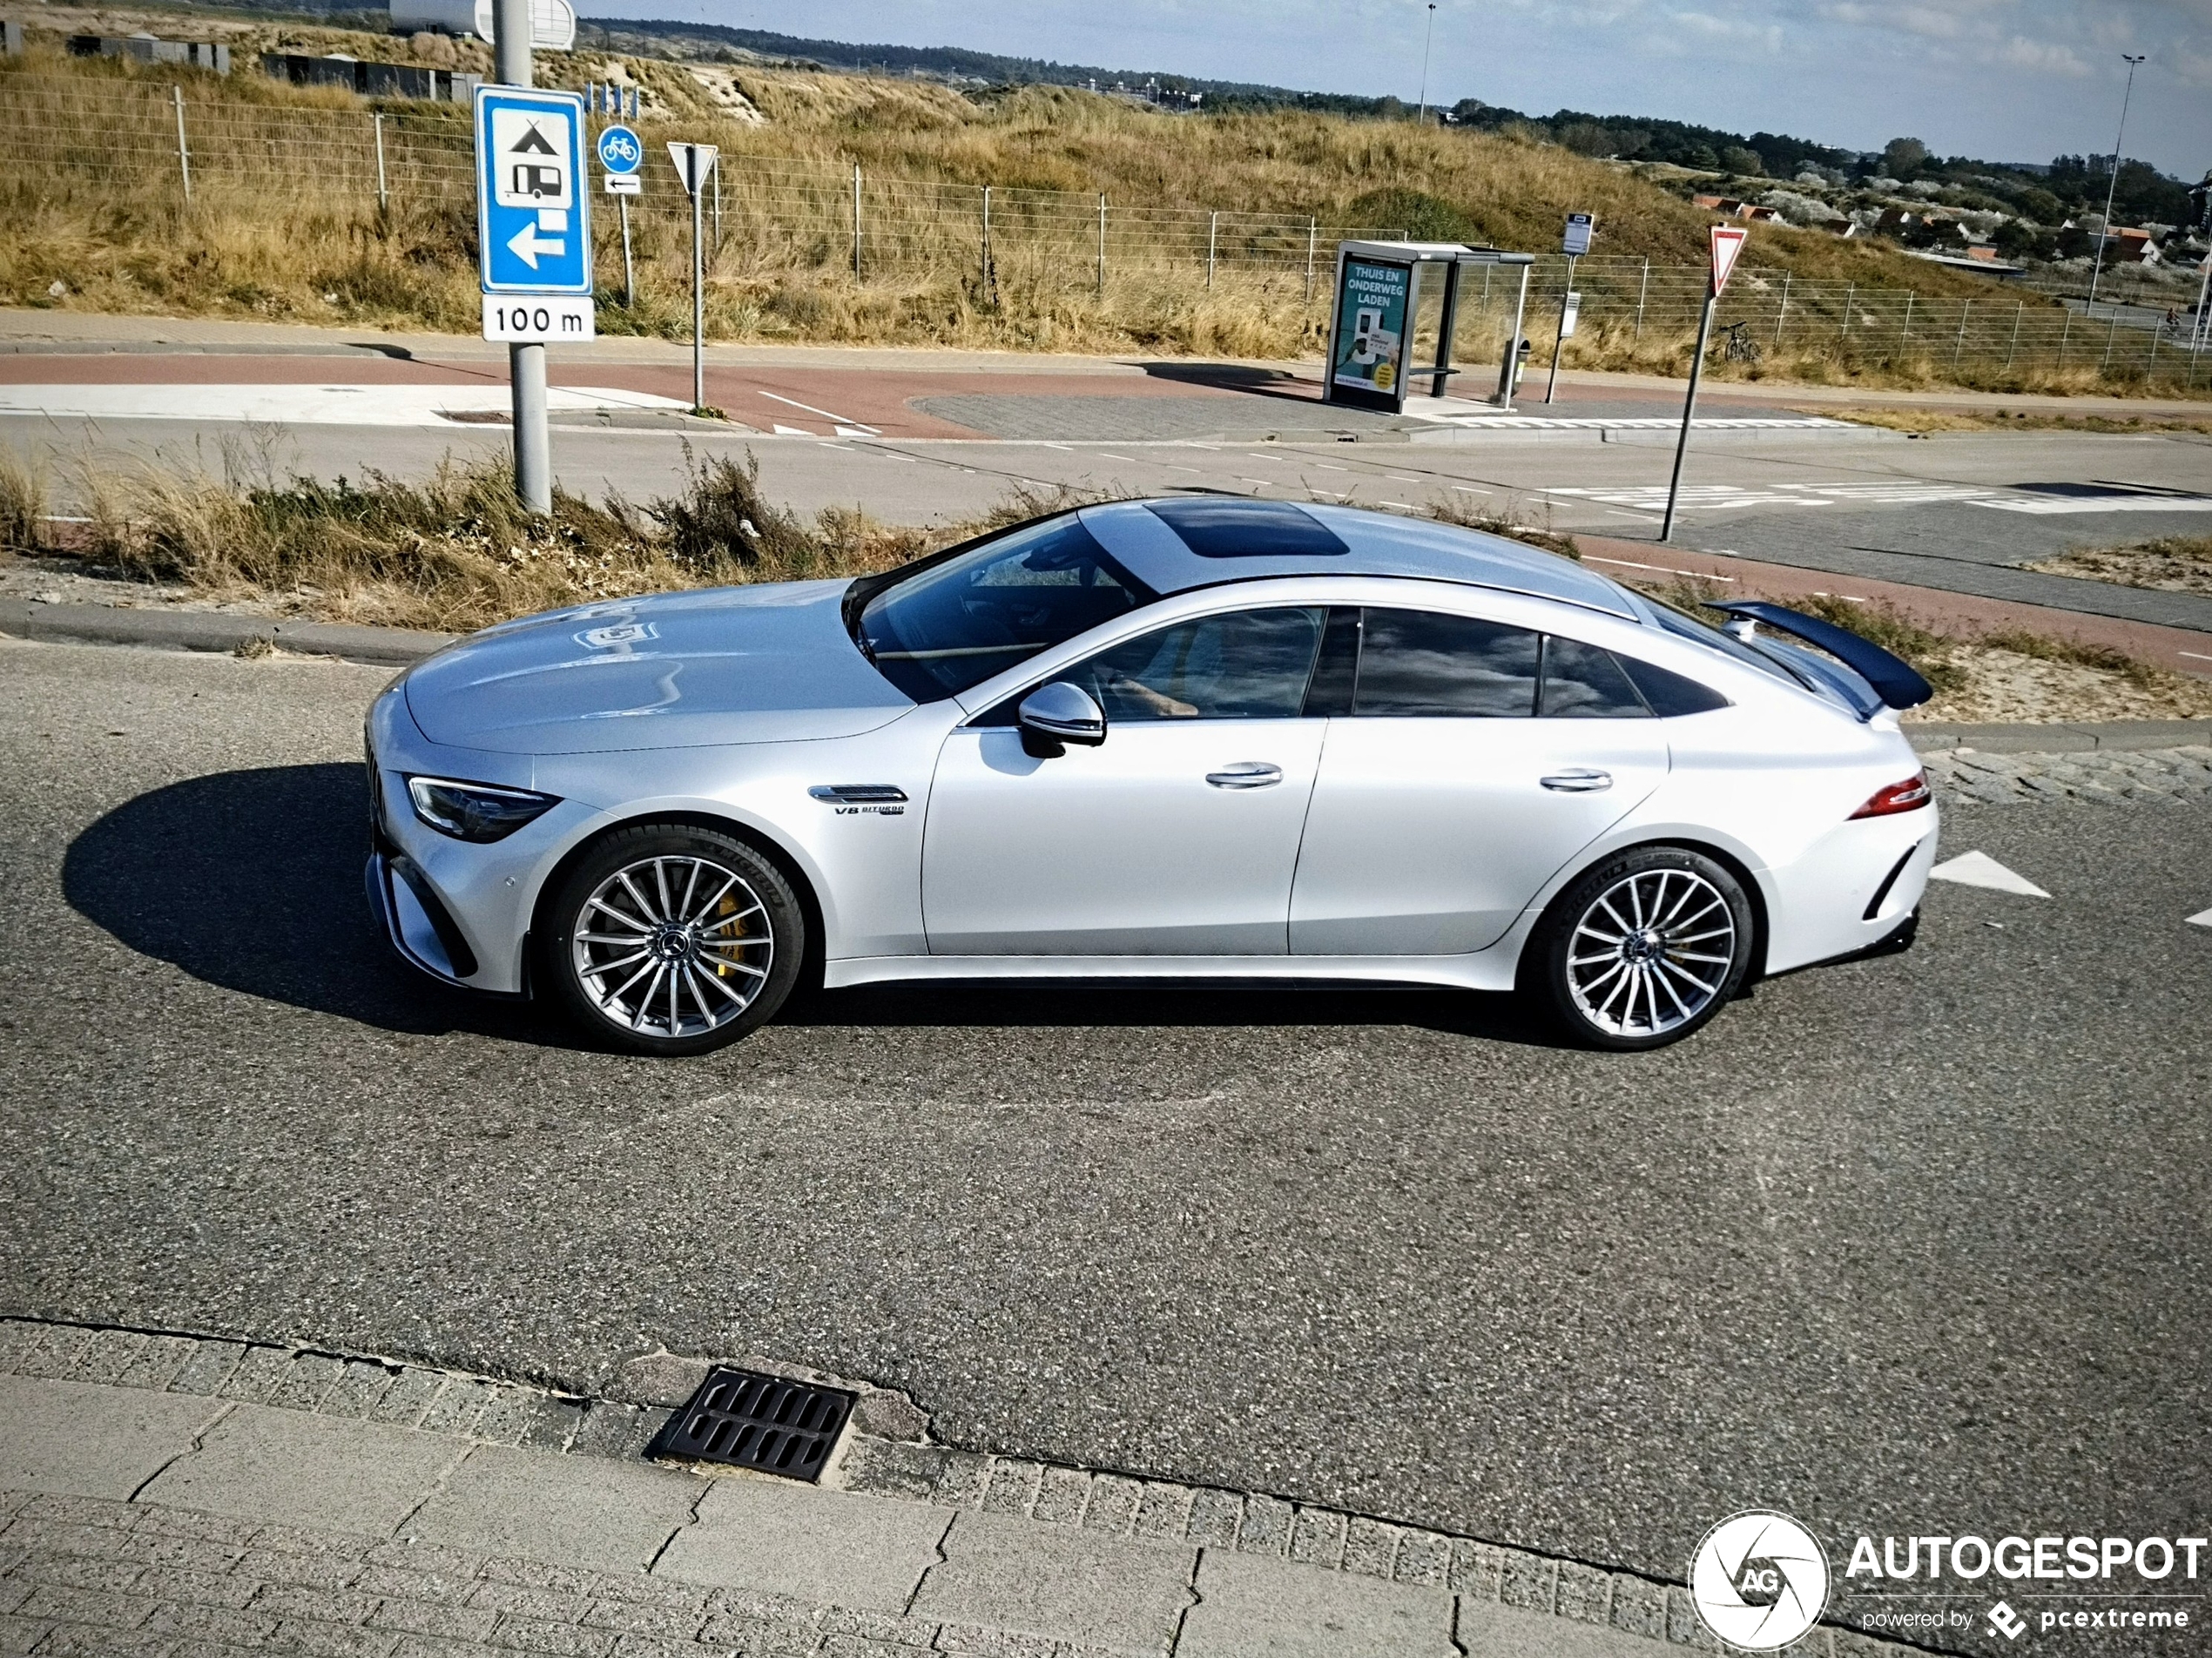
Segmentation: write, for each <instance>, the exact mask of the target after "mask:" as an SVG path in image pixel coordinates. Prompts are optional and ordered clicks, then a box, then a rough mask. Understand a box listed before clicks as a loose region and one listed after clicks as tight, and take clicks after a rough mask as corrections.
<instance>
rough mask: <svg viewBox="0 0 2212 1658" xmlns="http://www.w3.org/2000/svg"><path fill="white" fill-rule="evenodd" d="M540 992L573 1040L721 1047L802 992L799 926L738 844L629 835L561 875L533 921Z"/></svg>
mask: <svg viewBox="0 0 2212 1658" xmlns="http://www.w3.org/2000/svg"><path fill="white" fill-rule="evenodd" d="M540 920H541V925H540V928H539V936H538V945H537V956H538V960H537V962H536V971H537V982H538V984H540V985H541V986H543V987H547V988H548V989H549V990H550V993H551V994H550V1000H551V1001H553V1002H554V1004H555V1005H556V1007H558V1008H560V1010H561V1011H562V1012H563V1014H565V1015H567V1017H568V1018H569V1019H570V1021H572V1022H573V1023H575V1024H576V1025H577V1027H578V1028H580V1029H582V1030H584V1031H587V1032H590V1034H591V1035H592V1036H593V1037H595V1038H596V1039H597V1040H598V1041H604V1042H608V1043H610V1044H611V1045H613V1046H614V1047H617V1048H624V1049H626V1050H627V1051H629V1052H631V1053H633V1054H652V1055H667V1056H671V1057H674V1056H681V1055H690V1054H705V1053H709V1052H711V1051H712V1050H713V1049H715V1048H723V1047H726V1046H727V1045H728V1044H729V1043H731V1042H733V1041H737V1040H738V1038H739V1037H741V1036H744V1035H747V1034H748V1033H750V1032H752V1031H753V1030H756V1029H758V1028H759V1027H760V1026H762V1025H764V1024H765V1023H766V1022H767V1021H769V1020H770V1019H772V1018H773V1017H774V1016H775V1014H776V1011H777V1009H779V1008H781V1007H782V1006H783V1004H784V1001H785V999H786V997H788V996H789V995H790V994H791V992H792V986H793V985H794V984H796V983H797V982H798V979H799V966H800V963H801V961H802V960H803V959H804V957H805V956H806V948H807V938H806V912H805V910H804V909H803V908H802V907H801V906H800V905H799V900H798V898H797V896H796V895H795V894H794V893H792V888H791V884H790V882H789V881H787V880H786V879H785V878H784V875H783V873H782V872H781V871H780V870H779V869H778V868H777V867H776V866H775V865H774V864H772V862H770V861H769V860H768V859H766V858H765V857H763V856H762V855H761V854H760V853H759V852H757V851H755V850H754V849H753V848H752V846H747V845H746V844H745V842H744V841H742V840H739V839H738V838H737V837H736V836H734V835H730V834H725V833H723V832H720V831H718V830H714V829H707V828H702V827H699V826H696V825H692V824H678V823H648V824H635V825H632V826H630V827H628V828H624V829H617V830H615V831H613V832H610V833H609V834H607V835H606V836H604V837H603V838H602V839H599V840H598V841H597V842H596V843H594V844H593V845H592V846H591V847H590V849H589V850H588V851H587V852H586V853H584V854H583V857H582V858H580V859H577V861H576V863H575V864H574V865H573V866H570V869H569V870H568V872H567V873H565V874H563V876H562V878H561V880H560V881H559V882H558V884H557V885H556V887H555V890H554V891H553V893H552V894H551V896H550V898H549V899H548V900H547V902H546V907H545V909H544V911H543V913H542V916H541V918H540Z"/></svg>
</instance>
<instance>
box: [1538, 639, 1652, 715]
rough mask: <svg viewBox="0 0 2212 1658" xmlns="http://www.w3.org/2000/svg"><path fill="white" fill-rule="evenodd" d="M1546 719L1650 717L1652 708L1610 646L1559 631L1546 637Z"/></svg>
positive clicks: (1543, 701)
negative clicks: (1605, 647) (1602, 647)
mask: <svg viewBox="0 0 2212 1658" xmlns="http://www.w3.org/2000/svg"><path fill="white" fill-rule="evenodd" d="M1536 711H1537V712H1538V713H1539V714H1540V715H1541V716H1542V717H1543V718H1546V719H1648V718H1650V715H1651V711H1650V710H1649V709H1648V708H1646V707H1645V706H1644V705H1643V698H1641V697H1639V696H1638V695H1636V688H1635V685H1634V684H1632V683H1631V682H1630V681H1629V676H1628V675H1627V674H1626V673H1624V672H1623V671H1622V668H1621V664H1619V663H1617V662H1615V660H1614V659H1613V653H1612V652H1611V651H1610V650H1600V649H1599V648H1598V647H1597V646H1596V645H1594V644H1583V643H1582V642H1581V640H1579V639H1562V638H1561V637H1558V636H1557V635H1556V634H1554V635H1552V636H1551V637H1548V638H1547V639H1546V640H1545V641H1544V694H1543V698H1542V699H1541V701H1540V702H1539V703H1538V704H1537V708H1536Z"/></svg>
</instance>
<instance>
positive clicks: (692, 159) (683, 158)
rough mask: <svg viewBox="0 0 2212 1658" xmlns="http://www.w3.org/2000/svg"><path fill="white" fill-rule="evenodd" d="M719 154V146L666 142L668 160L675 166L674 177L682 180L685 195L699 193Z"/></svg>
mask: <svg viewBox="0 0 2212 1658" xmlns="http://www.w3.org/2000/svg"><path fill="white" fill-rule="evenodd" d="M719 154H720V149H719V146H718V145H711V144H679V143H678V142H677V141H676V140H675V139H673V138H671V139H670V140H669V142H668V158H669V160H670V161H671V162H673V163H674V164H675V166H676V176H677V178H678V179H680V180H682V182H683V185H684V191H685V194H686V195H691V196H696V195H698V193H699V187H700V186H701V185H704V184H705V183H706V180H707V175H708V174H709V173H711V172H713V171H714V165H715V160H716V158H717V157H718V155H719Z"/></svg>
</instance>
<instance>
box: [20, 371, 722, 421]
mask: <svg viewBox="0 0 2212 1658" xmlns="http://www.w3.org/2000/svg"><path fill="white" fill-rule="evenodd" d="M511 407H512V403H511V401H510V400H509V392H508V388H507V385H506V382H505V381H482V382H478V383H476V384H473V385H465V386H345V385H327V386H231V385H205V384H201V385H176V386H0V414H36V415H53V416H57V417H73V418H77V419H84V420H154V421H266V422H268V423H270V424H272V425H287V426H289V425H302V426H439V425H442V424H444V423H445V421H446V420H447V418H448V416H450V415H455V414H460V415H467V416H477V417H481V416H482V415H486V414H506V413H507V412H508V411H509V408H511ZM545 407H546V408H547V409H548V410H549V411H550V412H551V413H553V414H577V413H593V412H598V411H605V412H608V413H619V412H625V411H626V412H630V413H641V412H643V413H653V414H682V413H683V412H684V411H685V409H687V408H690V407H691V405H690V404H689V403H685V402H679V401H678V400H677V399H675V398H673V397H656V396H654V395H653V394H651V393H650V392H631V391H617V390H613V389H610V388H604V387H597V386H554V387H550V388H547V390H546V394H545ZM472 423H473V422H472Z"/></svg>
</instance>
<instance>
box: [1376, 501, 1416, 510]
mask: <svg viewBox="0 0 2212 1658" xmlns="http://www.w3.org/2000/svg"><path fill="white" fill-rule="evenodd" d="M1375 504H1376V505H1377V506H1379V507H1395V508H1397V509H1398V510H1399V511H1400V512H1411V511H1413V502H1410V501H1379V502H1376V503H1375Z"/></svg>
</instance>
